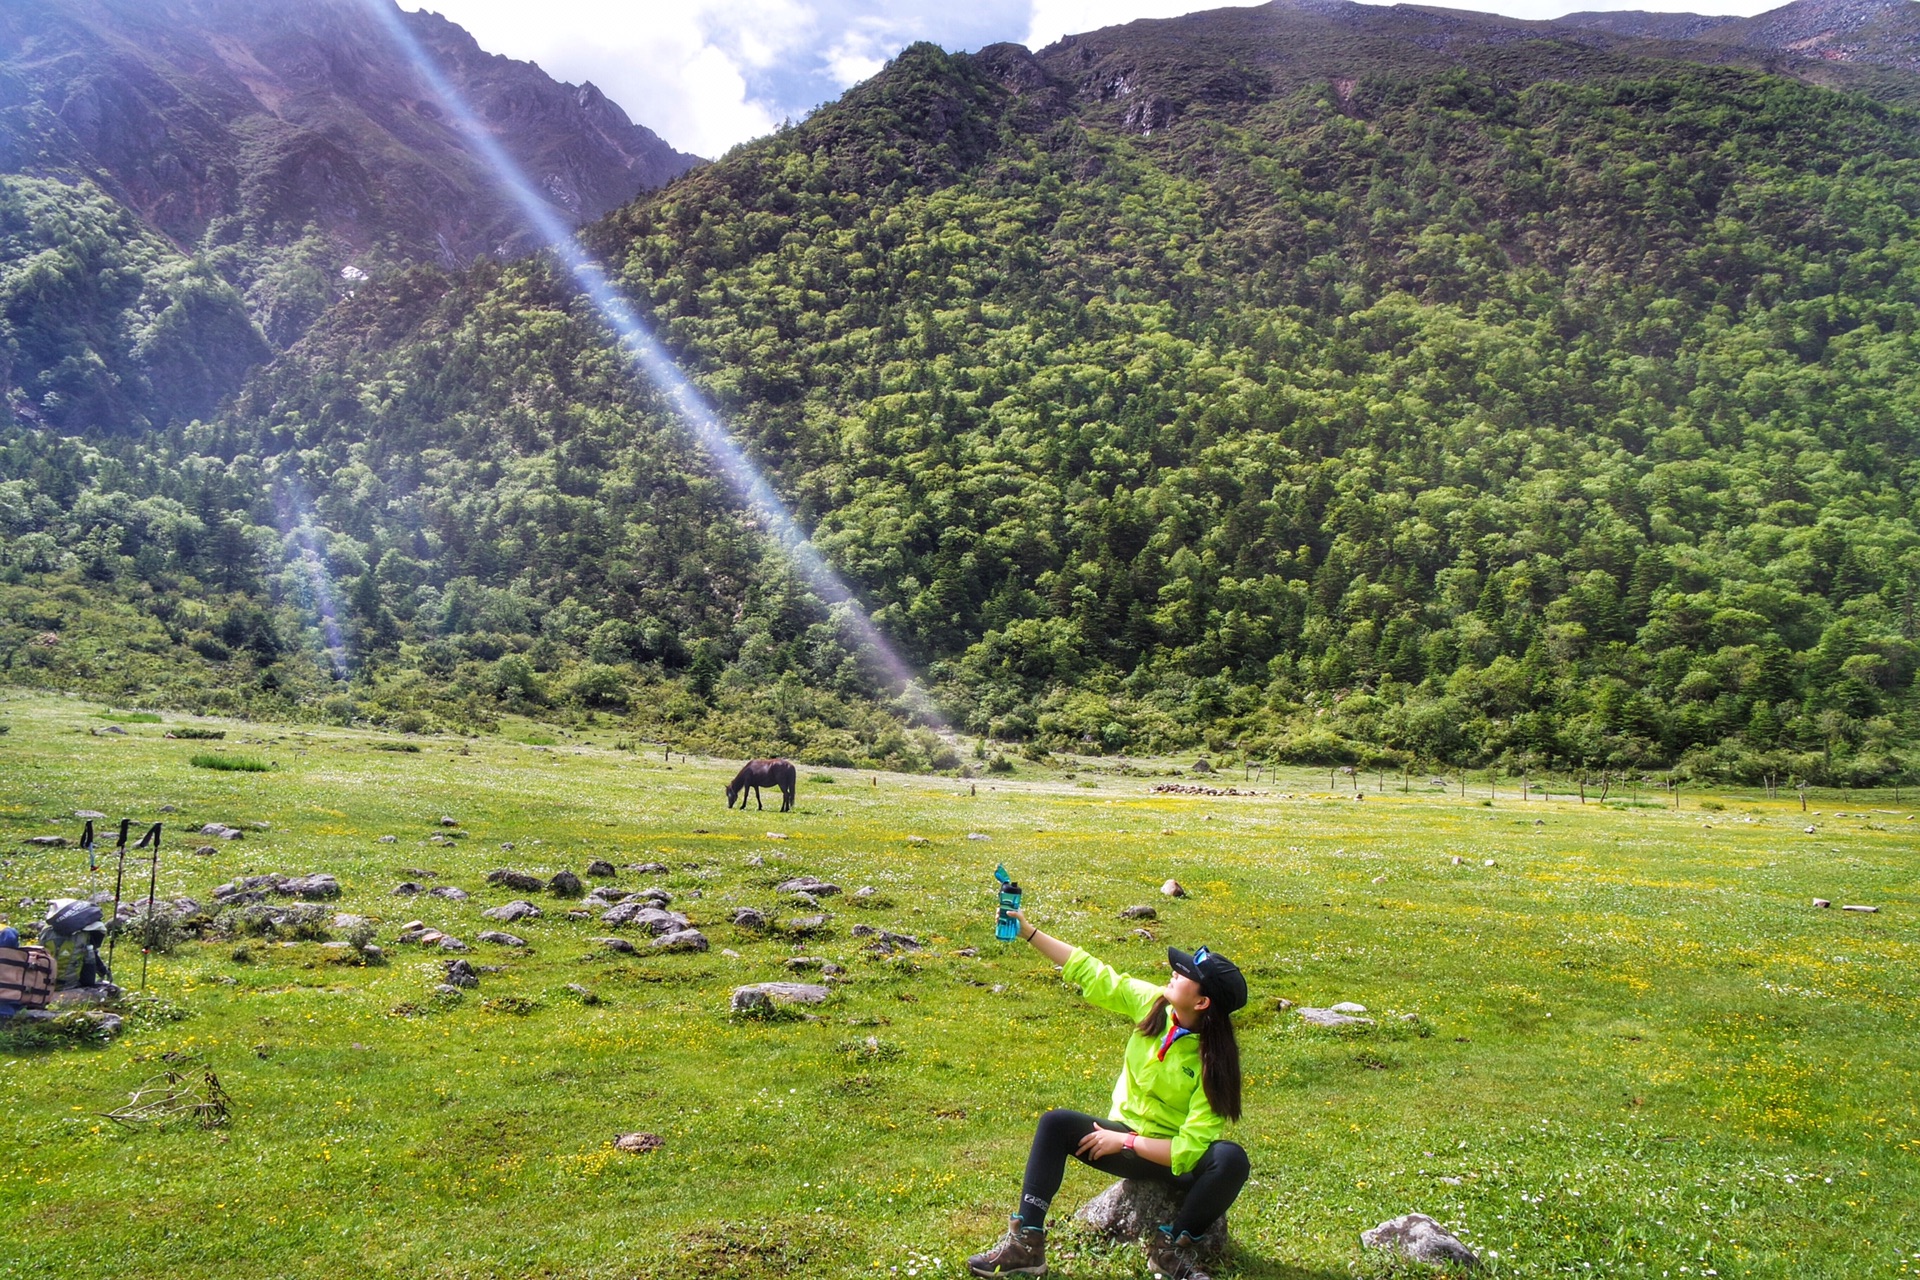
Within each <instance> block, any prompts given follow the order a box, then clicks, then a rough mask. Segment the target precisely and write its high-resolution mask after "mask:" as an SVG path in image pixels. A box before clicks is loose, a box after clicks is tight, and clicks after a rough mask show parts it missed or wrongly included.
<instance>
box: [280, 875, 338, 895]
mask: <svg viewBox="0 0 1920 1280" xmlns="http://www.w3.org/2000/svg"><path fill="white" fill-rule="evenodd" d="M276 892H279V893H284V894H286V895H287V896H288V897H290V898H337V897H339V896H340V882H339V881H338V880H336V879H334V878H333V877H332V876H329V875H319V874H315V875H309V876H289V877H288V878H287V880H286V882H285V883H284V884H282V885H281V886H280V888H279V889H278V890H276Z"/></svg>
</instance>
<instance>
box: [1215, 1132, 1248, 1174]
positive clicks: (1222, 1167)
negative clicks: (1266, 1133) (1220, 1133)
mask: <svg viewBox="0 0 1920 1280" xmlns="http://www.w3.org/2000/svg"><path fill="white" fill-rule="evenodd" d="M1205 1158H1206V1160H1207V1162H1208V1163H1209V1164H1211V1165H1212V1166H1213V1167H1214V1168H1215V1169H1218V1170H1219V1171H1220V1173H1221V1174H1222V1175H1223V1176H1225V1177H1229V1178H1232V1179H1234V1180H1235V1181H1238V1182H1245V1181H1246V1180H1247V1178H1248V1176H1249V1175H1250V1174H1251V1173H1252V1172H1253V1165H1252V1164H1251V1163H1250V1162H1249V1161H1248V1160H1247V1149H1246V1148H1245V1147H1243V1146H1241V1145H1240V1144H1239V1143H1237V1142H1228V1141H1226V1140H1225V1139H1222V1140H1220V1141H1219V1142H1215V1143H1213V1144H1212V1145H1211V1146H1209V1147H1208V1148H1207V1154H1206V1157H1205Z"/></svg>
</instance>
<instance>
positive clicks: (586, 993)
mask: <svg viewBox="0 0 1920 1280" xmlns="http://www.w3.org/2000/svg"><path fill="white" fill-rule="evenodd" d="M567 990H569V991H571V992H573V994H574V995H576V996H579V997H580V1003H581V1004H605V1003H606V1002H605V1001H604V1000H602V999H601V998H600V997H599V996H598V995H597V994H595V992H594V991H593V990H592V989H591V988H589V987H583V986H581V985H580V984H579V983H577V982H569V983H568V984H567Z"/></svg>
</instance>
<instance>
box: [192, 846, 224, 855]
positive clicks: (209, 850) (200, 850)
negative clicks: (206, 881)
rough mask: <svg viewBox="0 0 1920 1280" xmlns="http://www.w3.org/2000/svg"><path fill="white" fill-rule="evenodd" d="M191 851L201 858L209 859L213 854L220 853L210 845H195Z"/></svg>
mask: <svg viewBox="0 0 1920 1280" xmlns="http://www.w3.org/2000/svg"><path fill="white" fill-rule="evenodd" d="M193 851H194V852H195V853H197V854H199V855H200V856H201V857H203V858H211V857H212V856H213V855H214V854H216V853H218V852H220V851H219V850H218V849H216V848H214V847H213V846H212V845H210V844H202V845H195V846H194V849H193Z"/></svg>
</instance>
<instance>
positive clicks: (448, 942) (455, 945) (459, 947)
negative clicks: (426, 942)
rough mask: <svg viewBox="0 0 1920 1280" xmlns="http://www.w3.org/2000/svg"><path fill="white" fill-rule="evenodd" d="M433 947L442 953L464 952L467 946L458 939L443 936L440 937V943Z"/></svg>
mask: <svg viewBox="0 0 1920 1280" xmlns="http://www.w3.org/2000/svg"><path fill="white" fill-rule="evenodd" d="M433 945H435V946H436V947H439V948H440V949H441V950H442V951H465V950H466V949H467V944H466V943H464V942H462V941H460V939H458V938H450V937H447V936H446V935H444V934H442V935H441V937H440V941H438V942H436V943H434V944H433Z"/></svg>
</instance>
